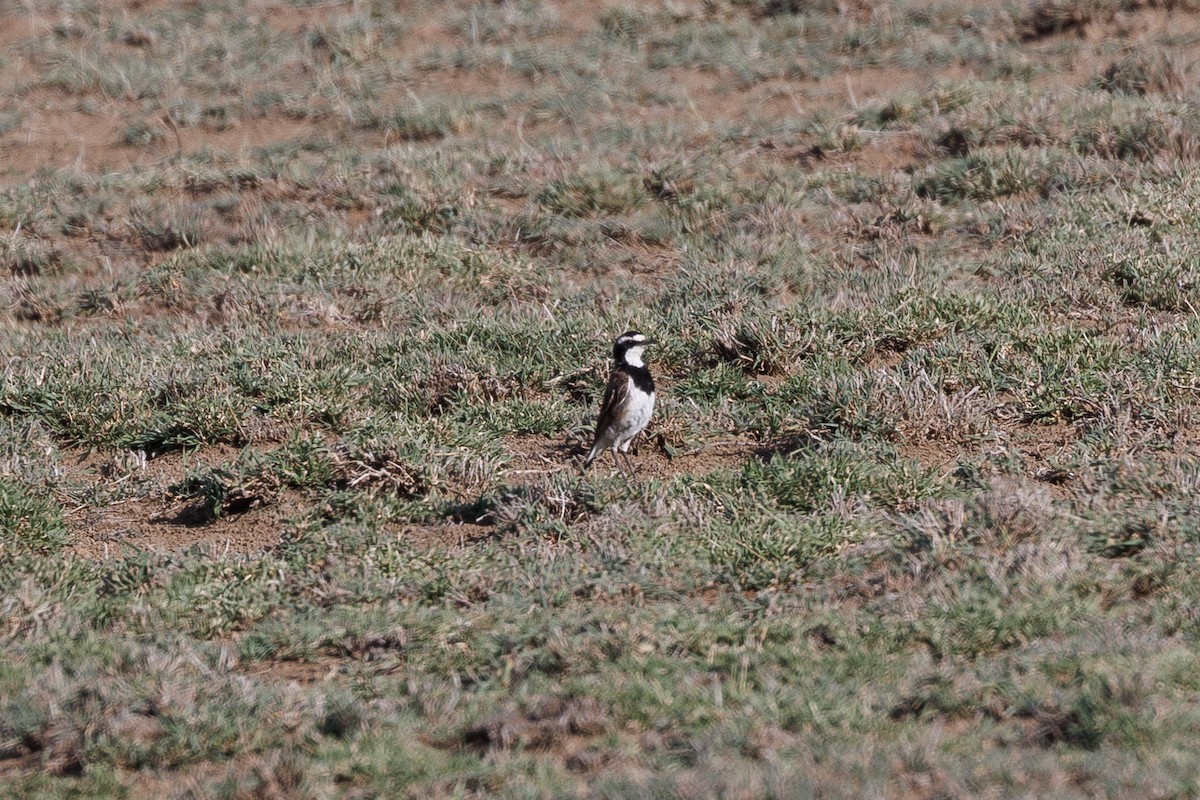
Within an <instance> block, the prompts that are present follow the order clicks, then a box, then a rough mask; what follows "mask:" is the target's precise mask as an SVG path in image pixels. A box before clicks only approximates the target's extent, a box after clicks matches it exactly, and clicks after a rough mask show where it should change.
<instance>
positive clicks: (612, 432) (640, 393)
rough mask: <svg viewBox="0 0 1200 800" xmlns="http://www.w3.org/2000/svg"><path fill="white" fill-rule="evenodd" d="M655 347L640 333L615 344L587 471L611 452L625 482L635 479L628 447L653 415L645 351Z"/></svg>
mask: <svg viewBox="0 0 1200 800" xmlns="http://www.w3.org/2000/svg"><path fill="white" fill-rule="evenodd" d="M652 344H655V341H654V340H653V339H649V338H647V337H646V336H645V335H643V334H641V333H638V332H637V331H626V332H625V333H622V334H621V335H620V336H618V337H617V340H616V342H614V343H613V370H612V374H611V375H610V376H609V378H608V388H607V389H605V390H604V400H603V401H602V402H601V403H600V418H599V419H597V420H596V438H595V441H593V442H592V449H591V451H590V452H588V455H587V458H586V459H584V462H583V469H584V470H585V471H586V470H587V468H588V467H590V466H591V465H592V462H593V461H595V460H596V457H597V456H599V455H600V454H601V453H603V452H604V451H605V450H608V451H610V452H611V453H612V456H613V461H614V462H615V463H616V465H617V469H620V470H621V471H622V472H623V473H624V474H625V477H626V479H627V480H628V479H629V478H630V477H631V476H632V473H633V464H632V463H631V462H630V460H629V443H630V442H632V441H633V438H634V437H635V436H637V435H638V434H639V433H641V432H642V431H643V430H644V429H645V428H646V425H648V424H649V423H650V417H651V415H653V414H654V378H653V377H651V376H650V370H649V368H648V367H647V366H646V363H645V362H644V361H642V353H643V351H645V349H646V348H647V347H649V346H650V345H652ZM617 450H620V451H621V454H622V455H624V456H625V465H624V466H622V464H621V461H620V459H618V458H617Z"/></svg>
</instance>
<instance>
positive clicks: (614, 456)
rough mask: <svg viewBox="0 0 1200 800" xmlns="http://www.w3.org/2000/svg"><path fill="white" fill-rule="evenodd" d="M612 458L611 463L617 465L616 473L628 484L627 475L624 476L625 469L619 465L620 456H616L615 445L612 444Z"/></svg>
mask: <svg viewBox="0 0 1200 800" xmlns="http://www.w3.org/2000/svg"><path fill="white" fill-rule="evenodd" d="M612 457H613V463H614V464H616V465H617V471H618V472H620V473H621V477H622V478H624V479H625V482H626V483H628V482H629V475H628V474H626V472H625V467H624V466H623V465H622V464H621V458H620V456H618V455H617V445H616V444H613V446H612Z"/></svg>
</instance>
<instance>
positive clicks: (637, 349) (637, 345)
mask: <svg viewBox="0 0 1200 800" xmlns="http://www.w3.org/2000/svg"><path fill="white" fill-rule="evenodd" d="M652 344H654V340H653V339H650V338H648V337H647V336H645V335H644V334H641V333H638V332H637V331H626V332H625V333H622V334H621V335H620V336H618V337H617V341H616V344H614V345H613V360H614V361H616V362H617V363H618V364H628V365H629V366H631V367H643V366H645V362H643V361H642V352H643V351H645V349H646V348H647V347H649V346H650V345H652Z"/></svg>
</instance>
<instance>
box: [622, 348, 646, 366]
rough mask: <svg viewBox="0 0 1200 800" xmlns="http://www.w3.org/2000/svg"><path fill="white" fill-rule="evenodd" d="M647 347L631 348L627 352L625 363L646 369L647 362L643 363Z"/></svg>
mask: <svg viewBox="0 0 1200 800" xmlns="http://www.w3.org/2000/svg"><path fill="white" fill-rule="evenodd" d="M645 349H646V348H645V347H631V348H629V349H628V350H626V351H625V363H626V364H628V365H629V366H631V367H644V366H646V364H645V362H643V361H642V351H643V350H645Z"/></svg>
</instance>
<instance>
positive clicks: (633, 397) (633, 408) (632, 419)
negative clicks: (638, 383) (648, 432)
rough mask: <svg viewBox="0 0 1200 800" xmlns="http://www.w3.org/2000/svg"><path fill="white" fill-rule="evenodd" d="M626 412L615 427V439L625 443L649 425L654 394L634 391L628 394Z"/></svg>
mask: <svg viewBox="0 0 1200 800" xmlns="http://www.w3.org/2000/svg"><path fill="white" fill-rule="evenodd" d="M628 403H629V405H628V406H627V408H628V411H627V413H626V414H625V415H624V419H621V420H620V421H619V422H618V424H617V425H616V428H617V439H618V440H619V441H621V442H626V441H628V440H630V439H632V438H633V437H635V436H637V435H638V434H639V433H641V432H642V429H643V428H645V427H646V426H647V425H649V424H650V417H651V415H653V414H654V392H651V393H650V394H642V393H641V392H639V391H637V390H636V389H634V390H633V391H631V392H630V393H629V401H628Z"/></svg>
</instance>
